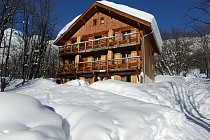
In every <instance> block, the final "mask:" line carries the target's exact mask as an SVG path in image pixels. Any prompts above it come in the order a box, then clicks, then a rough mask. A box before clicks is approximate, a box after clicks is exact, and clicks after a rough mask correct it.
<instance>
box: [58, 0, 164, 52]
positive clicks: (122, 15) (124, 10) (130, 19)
mask: <svg viewBox="0 0 210 140" xmlns="http://www.w3.org/2000/svg"><path fill="white" fill-rule="evenodd" d="M99 12H100V13H103V14H105V15H107V16H109V17H111V18H114V19H117V20H118V21H121V22H123V23H125V24H128V25H130V26H132V27H135V28H138V29H140V30H144V33H145V34H151V33H152V34H151V35H150V36H149V39H150V41H151V43H152V44H153V47H154V49H155V50H156V52H157V53H159V52H161V49H162V39H161V36H160V33H159V29H158V26H157V23H156V20H155V18H154V16H153V15H151V14H148V13H146V12H143V11H140V10H137V9H133V8H131V7H128V6H124V5H121V4H115V3H112V2H108V1H97V2H95V3H94V4H93V5H91V6H90V7H89V8H88V9H87V10H86V11H85V12H84V13H83V14H82V15H81V16H80V17H79V18H78V19H77V20H76V21H75V22H74V23H73V24H72V25H71V26H70V27H69V28H68V30H67V31H66V32H65V33H64V34H62V35H61V36H59V37H58V38H57V39H56V40H55V42H54V44H55V45H64V44H65V43H66V42H67V41H68V40H69V38H71V37H72V36H73V35H74V34H75V33H76V32H78V30H80V28H82V27H83V26H84V25H85V24H86V23H87V22H88V21H89V20H90V19H91V18H92V17H93V16H94V15H95V14H96V13H99Z"/></svg>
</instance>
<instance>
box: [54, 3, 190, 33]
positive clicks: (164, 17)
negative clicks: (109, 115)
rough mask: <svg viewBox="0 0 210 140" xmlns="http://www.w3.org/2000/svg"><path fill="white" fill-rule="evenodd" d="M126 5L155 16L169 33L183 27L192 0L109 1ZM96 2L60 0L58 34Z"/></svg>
mask: <svg viewBox="0 0 210 140" xmlns="http://www.w3.org/2000/svg"><path fill="white" fill-rule="evenodd" d="M109 1H112V2H115V3H118V4H124V5H127V6H130V7H133V8H136V9H139V10H142V11H145V12H148V13H150V14H152V15H154V16H155V18H156V20H157V23H158V26H159V29H160V30H163V31H169V30H170V29H171V28H176V27H180V26H183V21H184V12H186V10H187V9H188V8H189V5H190V1H191V0H109ZM94 2H95V0H83V1H81V0H59V1H58V2H57V3H56V14H57V16H58V17H59V19H58V24H57V28H56V30H57V32H58V31H60V30H61V29H62V28H63V27H64V26H65V25H66V24H67V23H69V22H70V21H71V20H72V19H74V18H75V17H76V16H78V15H79V14H82V13H83V12H84V11H85V10H86V9H87V8H89V6H91V5H92V4H93V3H94Z"/></svg>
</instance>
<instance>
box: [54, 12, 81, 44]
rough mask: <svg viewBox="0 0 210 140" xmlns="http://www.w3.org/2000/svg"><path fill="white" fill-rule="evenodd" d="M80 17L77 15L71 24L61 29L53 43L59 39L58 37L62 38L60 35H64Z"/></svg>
mask: <svg viewBox="0 0 210 140" xmlns="http://www.w3.org/2000/svg"><path fill="white" fill-rule="evenodd" d="M80 16H81V15H78V16H77V17H75V18H74V19H73V20H72V21H71V22H69V23H68V24H67V25H66V26H65V27H63V29H61V31H60V32H59V33H58V35H57V37H56V39H55V41H56V40H58V38H59V37H60V36H62V34H64V33H65V32H66V31H67V30H68V29H69V27H71V25H72V24H73V23H74V22H75V21H76V20H77V19H78V18H79V17H80Z"/></svg>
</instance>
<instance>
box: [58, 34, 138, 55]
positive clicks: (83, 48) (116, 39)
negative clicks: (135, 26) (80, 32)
mask: <svg viewBox="0 0 210 140" xmlns="http://www.w3.org/2000/svg"><path fill="white" fill-rule="evenodd" d="M137 44H140V33H129V34H124V35H123V36H112V37H104V38H100V39H95V40H89V41H84V42H78V43H74V44H69V45H65V46H62V47H59V55H60V56H63V55H69V54H72V53H84V52H91V51H99V50H104V49H111V48H118V47H127V46H132V45H137Z"/></svg>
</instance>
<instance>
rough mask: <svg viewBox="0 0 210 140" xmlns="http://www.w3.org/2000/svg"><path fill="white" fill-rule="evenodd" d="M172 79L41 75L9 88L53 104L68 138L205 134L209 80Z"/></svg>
mask: <svg viewBox="0 0 210 140" xmlns="http://www.w3.org/2000/svg"><path fill="white" fill-rule="evenodd" d="M168 79H170V77H168ZM171 79H174V82H171V81H169V82H159V83H156V84H151V85H143V84H132V83H126V82H121V81H114V80H107V81H100V82H96V83H94V84H92V85H90V86H89V87H82V86H69V85H68V84H63V85H54V84H50V82H49V83H48V82H46V81H45V80H44V79H39V80H36V81H37V82H30V83H33V84H30V85H28V86H24V87H23V88H19V89H16V90H14V91H10V92H8V93H13V94H14V93H20V94H27V95H30V96H32V97H35V98H37V99H38V100H39V101H41V102H42V103H43V104H45V105H47V106H50V107H51V108H52V109H54V110H55V112H56V113H58V114H60V115H61V116H62V117H63V119H64V121H63V129H64V131H65V134H66V138H67V139H68V140H86V139H90V140H128V139H131V140H140V139H145V140H164V139H165V140H168V139H170V140H179V139H183V140H185V139H190V140H197V139H199V140H202V139H208V138H209V137H210V133H209V124H210V123H209V119H210V118H209V114H210V108H209V106H210V100H209V99H210V97H209V88H210V84H209V82H208V81H206V82H205V81H204V82H203V83H199V82H196V80H195V79H194V82H189V85H187V84H188V83H186V82H184V79H185V78H183V77H178V78H176V77H171ZM175 79H180V80H179V82H176V80H175ZM188 80H189V79H188ZM74 82H75V81H74ZM38 83H42V86H43V87H45V88H37V87H39V86H41V85H39V84H38ZM45 84H46V85H45ZM70 85H71V84H70ZM8 100H9V99H8ZM22 108H23V109H24V107H22ZM9 109H10V107H9V108H8V109H7V110H9ZM30 110H34V109H30ZM25 114H26V113H25ZM32 114H34V113H32ZM35 116H36V115H35ZM32 118H33V117H32ZM8 120H12V119H10V118H8ZM31 121H32V122H33V120H31ZM47 121H48V120H47ZM9 122H10V121H8V122H7V123H6V124H8V123H9ZM2 123H3V122H0V126H2ZM52 128H53V127H52ZM4 130H8V129H5V128H3V129H2V132H3V131H4ZM44 132H45V131H44ZM4 133H7V131H4Z"/></svg>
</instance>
